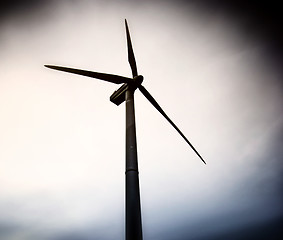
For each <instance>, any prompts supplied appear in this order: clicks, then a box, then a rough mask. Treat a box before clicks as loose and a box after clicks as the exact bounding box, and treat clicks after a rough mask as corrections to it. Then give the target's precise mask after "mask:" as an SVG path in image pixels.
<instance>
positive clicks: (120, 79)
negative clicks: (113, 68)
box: [44, 65, 133, 84]
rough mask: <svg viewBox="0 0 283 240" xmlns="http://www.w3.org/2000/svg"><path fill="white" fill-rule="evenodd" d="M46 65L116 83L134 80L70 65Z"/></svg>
mask: <svg viewBox="0 0 283 240" xmlns="http://www.w3.org/2000/svg"><path fill="white" fill-rule="evenodd" d="M44 66H45V67H48V68H51V69H55V70H59V71H63V72H69V73H75V74H79V75H83V76H87V77H92V78H97V79H100V80H104V81H107V82H112V83H116V84H120V83H129V82H131V81H133V80H132V79H131V78H127V77H122V76H118V75H112V74H107V73H98V72H92V71H86V70H81V69H75V68H68V67H60V66H53V65H44Z"/></svg>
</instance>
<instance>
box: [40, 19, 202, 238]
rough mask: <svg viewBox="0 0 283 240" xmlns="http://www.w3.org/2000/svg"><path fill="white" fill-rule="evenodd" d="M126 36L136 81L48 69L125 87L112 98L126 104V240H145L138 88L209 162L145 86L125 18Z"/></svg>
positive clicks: (97, 74)
mask: <svg viewBox="0 0 283 240" xmlns="http://www.w3.org/2000/svg"><path fill="white" fill-rule="evenodd" d="M125 26H126V36H127V45H128V61H129V63H130V66H131V70H132V74H133V78H128V77H122V76H118V75H113V74H107V73H99V72H92V71H87V70H81V69H74V68H68V67H61V66H54V65H44V66H45V67H48V68H51V69H55V70H59V71H64V72H69V73H74V74H79V75H83V76H87V77H92V78H96V79H100V80H103V81H107V82H111V83H116V84H122V83H123V85H122V86H121V87H120V88H119V89H118V90H117V91H115V92H114V93H113V94H112V95H111V96H110V101H111V102H113V103H115V104H116V105H117V106H118V105H120V104H121V103H122V102H124V101H126V172H125V174H126V234H125V236H126V240H142V221H141V208H140V190H139V175H138V161H137V143H136V125H135V109H134V92H135V90H136V89H137V88H138V89H139V90H140V91H141V93H142V94H143V95H144V96H145V97H146V98H147V100H148V101H149V102H150V103H151V104H152V105H153V106H154V107H155V108H156V109H157V110H158V111H159V112H160V113H161V114H162V115H163V116H164V117H165V118H166V119H167V121H168V122H169V123H170V124H171V125H172V126H173V127H174V128H175V129H176V130H177V132H178V133H179V134H180V135H181V136H182V137H183V138H184V140H185V141H186V142H187V143H188V144H189V146H190V147H191V148H192V149H193V151H194V152H195V153H196V154H197V155H198V156H199V158H200V159H201V160H202V161H203V162H204V163H205V161H204V160H203V158H202V157H201V155H200V154H199V153H198V151H197V150H196V149H195V148H194V146H193V145H192V144H191V143H190V142H189V140H188V139H187V138H186V137H185V135H184V134H183V133H182V132H181V131H180V130H179V128H178V127H177V126H176V125H175V124H174V123H173V122H172V120H171V119H170V118H169V117H168V116H167V114H166V113H165V112H164V111H163V110H162V108H161V107H160V106H159V104H158V103H157V102H156V100H155V99H154V98H153V97H152V96H151V94H150V93H149V92H148V91H147V90H146V89H145V87H144V86H142V85H141V83H142V82H143V76H142V75H138V71H137V66H136V60H135V56H134V51H133V47H132V42H131V38H130V32H129V28H128V24H127V20H126V19H125Z"/></svg>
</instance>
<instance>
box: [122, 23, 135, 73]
mask: <svg viewBox="0 0 283 240" xmlns="http://www.w3.org/2000/svg"><path fill="white" fill-rule="evenodd" d="M125 25H126V34H127V45H128V61H129V63H130V66H131V69H132V73H133V78H134V77H136V76H138V71H137V65H136V60H135V55H134V51H133V47H132V42H131V37H130V32H129V27H128V23H127V20H126V19H125Z"/></svg>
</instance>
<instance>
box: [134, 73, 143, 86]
mask: <svg viewBox="0 0 283 240" xmlns="http://www.w3.org/2000/svg"><path fill="white" fill-rule="evenodd" d="M133 80H134V86H135V88H137V87H139V86H140V85H141V83H142V81H143V76H142V75H138V76H135V77H134V78H133Z"/></svg>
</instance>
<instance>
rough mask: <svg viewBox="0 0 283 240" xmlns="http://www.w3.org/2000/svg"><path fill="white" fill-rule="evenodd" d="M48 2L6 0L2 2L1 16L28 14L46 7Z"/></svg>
mask: <svg viewBox="0 0 283 240" xmlns="http://www.w3.org/2000/svg"><path fill="white" fill-rule="evenodd" d="M46 4H47V1H46V0H42V1H36V0H23V1H20V0H4V1H1V3H0V16H1V18H5V17H7V16H8V15H14V14H16V15H17V14H28V13H30V12H32V11H34V10H36V9H39V8H41V7H44V6H45V5H46Z"/></svg>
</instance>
